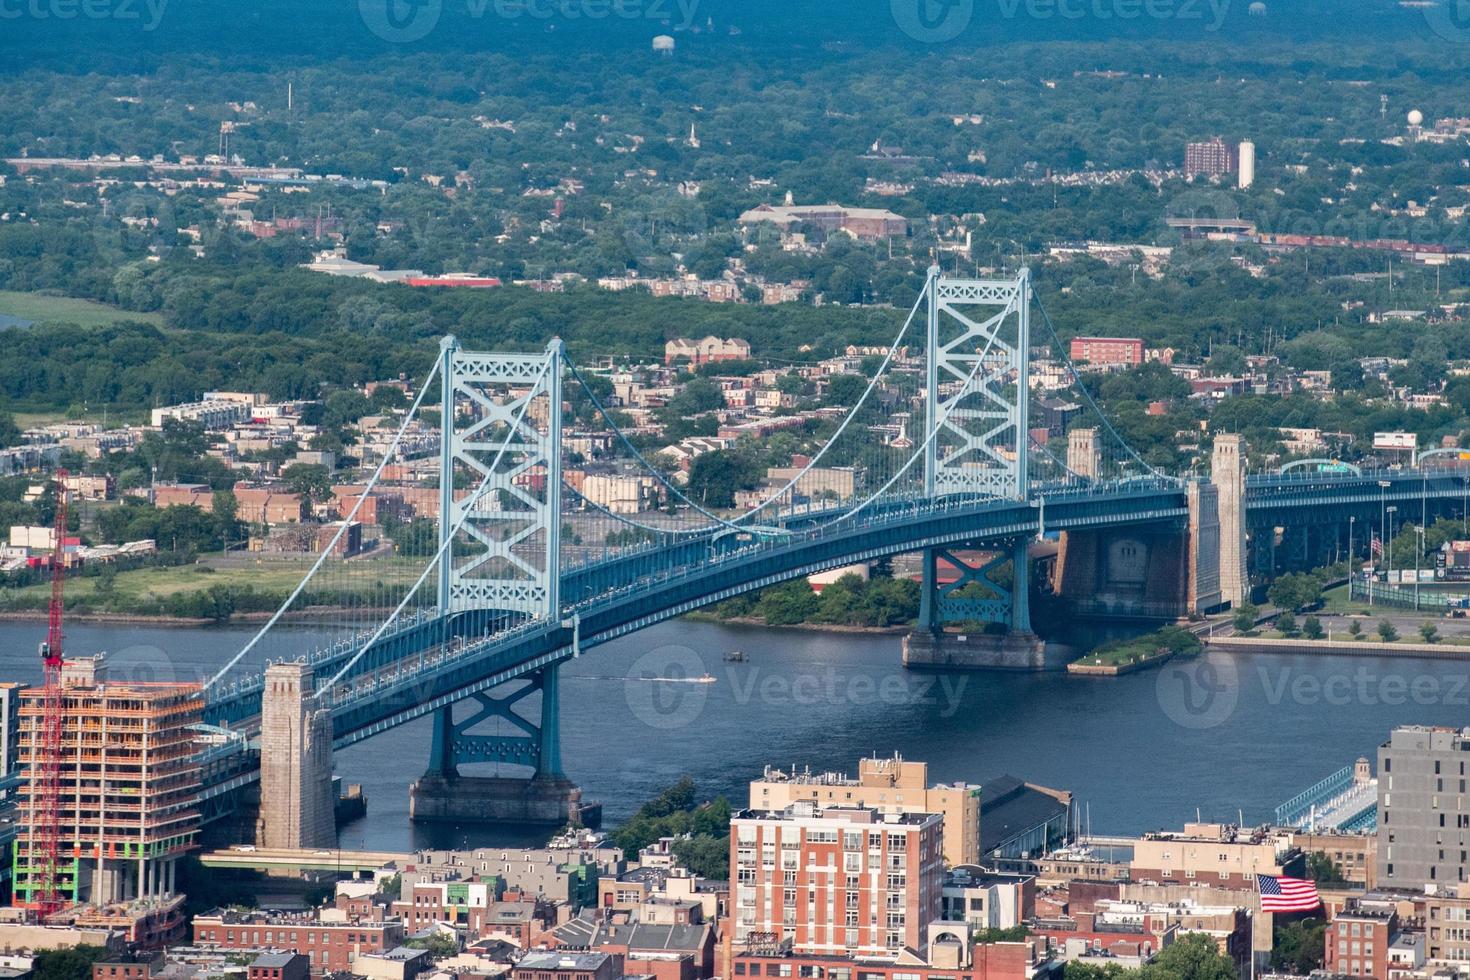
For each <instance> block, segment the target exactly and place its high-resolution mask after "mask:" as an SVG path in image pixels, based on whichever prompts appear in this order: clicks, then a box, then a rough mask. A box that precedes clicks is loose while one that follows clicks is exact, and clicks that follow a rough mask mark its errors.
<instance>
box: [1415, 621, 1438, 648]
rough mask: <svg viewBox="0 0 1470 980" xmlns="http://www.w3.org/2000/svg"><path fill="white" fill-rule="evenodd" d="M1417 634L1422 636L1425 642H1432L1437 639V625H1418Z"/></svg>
mask: <svg viewBox="0 0 1470 980" xmlns="http://www.w3.org/2000/svg"><path fill="white" fill-rule="evenodd" d="M1419 635H1420V636H1421V637H1423V638H1424V642H1425V643H1433V642H1434V641H1435V640H1437V639H1439V627H1437V626H1435V625H1434V624H1433V623H1425V624H1424V625H1422V626H1420V627H1419Z"/></svg>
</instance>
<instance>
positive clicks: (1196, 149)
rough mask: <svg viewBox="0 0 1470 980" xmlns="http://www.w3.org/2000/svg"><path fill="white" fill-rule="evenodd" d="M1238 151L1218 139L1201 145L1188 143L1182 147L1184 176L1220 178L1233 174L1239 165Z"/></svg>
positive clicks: (1230, 144)
mask: <svg viewBox="0 0 1470 980" xmlns="http://www.w3.org/2000/svg"><path fill="white" fill-rule="evenodd" d="M1239 159H1240V157H1239V149H1238V148H1237V147H1236V145H1235V144H1234V143H1227V142H1225V141H1224V140H1222V139H1221V138H1220V137H1218V136H1216V137H1215V138H1213V139H1210V140H1206V141H1204V142H1202V143H1189V144H1186V145H1185V147H1184V176H1186V177H1221V176H1224V175H1225V174H1233V173H1235V170H1236V167H1237V165H1238V163H1239Z"/></svg>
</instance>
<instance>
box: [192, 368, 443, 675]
mask: <svg viewBox="0 0 1470 980" xmlns="http://www.w3.org/2000/svg"><path fill="white" fill-rule="evenodd" d="M438 373H439V358H437V357H436V358H434V366H433V367H431V368H430V369H429V373H428V374H427V375H426V376H425V377H424V380H423V383H422V384H420V385H419V392H418V395H417V396H416V397H415V398H414V400H413V404H412V405H411V406H409V409H408V412H407V413H406V414H405V415H404V416H403V422H402V423H401V424H400V425H399V426H398V431H397V432H396V433H394V434H393V441H392V442H391V443H389V444H388V448H387V449H386V450H384V451H383V458H382V459H380V460H379V461H378V465H377V468H376V469H374V470H373V475H372V478H371V479H370V480H368V482H367V486H366V487H364V488H363V491H362V493H360V494H358V495H357V503H355V504H353V505H352V509H351V510H350V511H349V512H348V513H347V516H346V517H344V518H343V519H342V524H341V526H340V527H338V528H337V533H336V534H334V535H333V536H332V540H331V542H330V543H328V545H327V546H326V547H325V548H323V549H322V550H321V554H319V555H317V558H316V561H315V562H314V563H313V564H312V566H311V570H310V571H308V572H307V573H306V577H305V578H303V579H302V580H301V581H300V582H299V583H297V585H296V588H295V589H294V590H292V592H291V594H290V595H289V596H287V597H286V601H285V602H283V603H281V607H280V608H279V609H277V610H276V611H275V612H274V613H273V614H272V615H271V618H270V619H269V620H267V621H266V623H265V625H264V626H262V627H261V628H260V630H259V631H258V632H256V634H255V635H254V636H252V637H251V638H250V641H249V642H248V643H246V644H245V646H243V647H241V648H240V652H239V653H237V654H235V655H234V656H233V657H232V658H230V661H229V662H228V663H226V664H225V665H224V666H223V667H221V668H220V669H219V671H218V672H217V673H215V675H214V676H213V677H211V678H210V679H209V681H208V682H207V683H206V684H205V685H204V687H203V688H202V689H201V690H204V691H208V690H209V689H210V688H211V687H213V686H214V685H215V684H217V683H218V682H219V681H220V680H222V679H223V678H224V676H225V675H226V674H228V673H229V672H230V671H231V670H233V669H234V667H235V665H236V664H238V663H239V662H240V661H241V660H242V659H243V658H244V657H245V655H246V654H247V653H249V652H250V651H251V650H253V649H254V648H255V645H256V644H257V643H259V642H260V641H261V639H262V638H264V637H265V635H266V633H267V632H269V631H270V629H271V628H272V627H274V626H275V625H276V623H277V621H279V620H280V618H281V617H282V616H283V615H285V613H286V610H287V609H289V608H291V604H292V603H293V602H295V601H296V599H297V598H298V597H299V596H300V595H301V593H302V592H303V591H305V589H306V585H307V583H308V582H310V581H311V579H312V576H314V575H316V573H317V571H318V570H320V569H321V567H322V565H323V564H325V563H326V560H327V557H328V556H330V555H331V554H332V553H333V552H335V551H336V549H337V545H338V543H339V542H341V540H342V536H343V535H344V534H346V533H347V528H348V527H349V526H350V525H351V523H352V520H353V518H355V517H356V516H357V512H358V511H359V510H361V509H362V506H363V504H364V503H366V502H367V499H368V497H369V496H370V495H371V494H372V491H373V488H374V487H376V486H377V484H378V480H379V479H380V478H381V477H382V475H383V470H384V469H386V468H387V466H388V460H390V459H392V458H393V456H394V455H395V454H396V453H397V452H398V446H399V444H400V443H401V442H402V440H403V436H404V433H406V432H407V431H408V426H409V423H410V422H412V421H413V419H414V417H415V416H416V415H417V414H418V410H419V406H420V405H421V404H423V400H424V395H425V394H426V393H427V392H428V390H429V387H430V385H431V384H433V381H434V378H435V377H436V376H437V375H438Z"/></svg>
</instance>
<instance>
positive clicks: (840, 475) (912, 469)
mask: <svg viewBox="0 0 1470 980" xmlns="http://www.w3.org/2000/svg"><path fill="white" fill-rule="evenodd" d="M1033 313H1039V315H1040V318H1039V321H1038V322H1035V323H1033ZM1033 326H1034V327H1035V328H1036V329H1035V330H1033ZM910 351H916V352H918V353H910ZM1041 360H1046V361H1047V362H1049V363H1051V364H1061V365H1064V366H1065V370H1066V372H1068V374H1067V376H1066V379H1065V381H1066V383H1065V384H1064V386H1063V389H1062V390H1063V393H1064V394H1065V395H1067V396H1068V397H1069V398H1071V399H1073V400H1075V402H1076V405H1075V408H1076V409H1077V414H1076V417H1074V418H1072V419H1070V420H1069V421H1068V423H1067V424H1066V426H1065V427H1062V426H1056V425H1052V426H1046V425H1043V426H1035V425H1033V418H1032V414H1031V408H1032V389H1033V383H1034V381H1035V378H1034V373H1033V372H1034V367H1035V365H1036V364H1037V363H1038V361H1041ZM616 385H617V381H616V379H608V378H606V377H604V376H601V375H597V374H592V373H587V372H584V371H583V370H582V369H580V368H579V367H578V366H577V365H576V364H574V363H573V362H572V361H571V360H570V359H569V358H568V356H567V354H566V352H565V350H564V348H563V346H562V344H561V342H560V341H552V342H551V344H549V345H548V346H547V348H546V349H545V350H544V351H542V352H537V353H482V352H472V351H467V350H464V349H462V348H461V347H460V345H459V344H458V343H457V342H456V341H455V340H454V339H453V338H446V339H445V340H444V342H443V344H442V346H441V349H440V352H439V355H438V357H437V359H436V361H435V363H434V364H433V366H432V370H430V371H429V373H428V376H427V377H425V378H424V379H423V380H422V381H421V382H419V383H418V384H417V391H418V394H417V398H416V399H415V400H414V402H413V404H412V406H411V407H410V408H409V410H408V411H407V412H406V413H405V414H404V416H403V418H402V419H401V421H400V423H399V426H398V428H397V430H396V434H395V437H394V439H393V441H392V443H391V444H390V445H389V447H388V449H387V451H386V452H384V453H383V454H382V456H381V459H379V460H378V462H377V463H376V465H375V466H374V468H373V471H372V474H371V476H370V478H369V479H368V480H367V482H366V484H365V485H363V486H362V487H361V488H360V489H359V490H358V492H356V494H355V497H353V498H351V499H354V500H355V503H354V505H353V507H352V508H351V509H350V510H349V512H348V513H346V514H345V515H343V520H342V521H340V522H339V523H338V524H337V525H336V530H335V533H334V534H333V535H332V536H331V537H330V539H329V540H326V541H325V542H323V546H322V547H321V548H320V552H319V554H318V555H317V556H316V558H315V560H314V562H313V563H312V564H311V567H310V568H309V570H308V571H307V573H306V574H305V575H304V577H303V578H302V580H301V582H300V584H299V585H298V586H297V587H296V588H295V589H294V590H293V591H292V592H291V594H290V595H289V597H287V598H286V600H285V601H284V603H282V605H281V606H280V608H279V609H278V610H277V611H276V612H275V614H274V615H273V616H271V618H270V619H269V621H268V622H266V623H265V624H264V625H263V626H262V627H261V628H260V630H259V631H258V632H257V633H256V634H255V636H254V637H253V638H252V639H251V640H250V641H249V642H248V643H247V644H245V646H244V647H243V648H242V649H241V650H240V651H239V653H238V654H237V655H236V656H234V657H233V658H232V659H231V660H230V661H229V662H228V663H227V664H225V665H224V666H223V667H222V668H221V669H220V670H219V672H218V673H217V674H216V675H215V676H214V677H213V678H211V679H210V680H209V682H208V683H207V684H206V685H205V688H206V692H205V693H206V697H207V701H206V709H205V717H206V722H207V724H206V726H204V727H205V731H206V732H207V734H208V739H209V745H208V747H207V748H206V749H205V750H204V751H203V753H202V754H201V766H202V773H203V791H202V799H203V801H204V804H205V807H206V818H213V817H217V816H220V815H223V814H226V813H228V812H230V811H231V809H232V807H233V806H234V801H236V800H237V799H238V798H239V794H240V793H241V791H242V790H246V789H248V788H249V787H252V786H253V785H254V784H256V783H258V784H259V796H260V799H261V800H262V801H263V802H262V804H261V808H260V814H261V815H260V819H259V823H258V841H259V844H260V845H261V846H263V847H273V848H303V847H305V848H311V847H319V846H325V845H327V844H329V843H330V841H331V840H332V839H333V837H334V829H333V826H332V821H331V800H330V799H329V798H328V795H327V794H328V793H329V787H330V775H331V754H332V750H333V749H336V748H341V747H344V746H347V745H351V744H353V743H355V742H358V741H360V740H363V739H367V738H371V737H373V736H376V735H380V734H382V733H384V732H386V731H388V730H389V729H392V728H394V727H396V726H398V725H402V724H404V723H405V722H409V721H411V720H413V719H416V718H421V717H424V716H432V717H433V719H434V722H433V724H434V738H433V744H432V749H431V753H430V758H429V759H427V760H426V772H425V777H424V779H423V780H421V781H420V783H419V784H418V785H417V786H416V787H415V798H414V804H413V805H414V812H415V815H416V816H417V817H420V818H429V819H432V818H436V817H441V818H445V819H452V818H465V817H468V816H470V815H471V811H473V812H474V813H478V814H495V815H499V816H503V817H507V818H511V819H519V820H531V821H538V822H548V823H557V822H565V821H566V819H567V818H568V816H569V815H570V816H572V817H575V815H576V808H577V806H578V805H579V803H578V794H577V791H576V789H575V787H573V786H572V785H571V783H570V782H569V781H568V780H567V778H566V776H565V774H564V772H563V768H562V758H561V748H560V744H559V740H558V727H559V726H558V710H559V705H560V693H559V685H558V669H559V666H560V665H561V664H563V663H564V662H566V661H567V660H568V659H569V658H572V657H577V656H581V655H583V654H585V653H587V652H588V651H590V650H593V649H594V648H595V647H597V646H598V645H599V644H602V643H606V642H608V641H610V640H614V639H616V638H618V637H621V636H626V635H628V634H630V633H633V632H635V631H637V630H640V629H643V628H644V627H647V626H649V625H652V624H654V623H657V622H660V621H663V620H667V619H669V618H672V617H675V616H679V615H681V614H683V613H686V612H688V611H690V610H693V609H697V608H699V607H701V606H705V605H708V604H711V603H715V602H719V601H722V600H724V599H727V598H731V597H734V596H738V595H741V594H743V593H747V592H751V591H753V590H757V589H761V588H763V587H766V586H769V585H773V584H776V583H780V582H783V581H787V580H790V579H793V578H797V577H800V576H806V575H810V574H813V573H817V572H821V571H826V570H830V569H835V568H841V567H844V566H848V565H852V564H854V563H858V562H872V561H876V560H881V559H885V558H889V557H892V556H896V555H902V554H911V553H917V554H920V555H921V556H922V560H921V568H922V582H921V611H920V616H919V623H918V626H917V628H916V629H915V631H914V633H913V635H912V636H911V637H910V638H909V641H908V642H907V643H906V647H905V656H906V658H907V662H909V663H910V664H912V665H914V666H951V667H963V666H969V667H975V666H989V667H1022V668H1034V667H1037V666H1039V664H1040V660H1039V650H1040V641H1039V640H1037V638H1036V637H1035V635H1034V633H1033V632H1032V630H1031V621H1030V605H1031V601H1032V600H1031V598H1030V596H1031V593H1032V591H1033V590H1032V585H1033V583H1034V581H1035V580H1036V579H1037V578H1038V576H1036V575H1035V573H1034V567H1035V565H1036V564H1037V562H1035V561H1033V559H1032V554H1033V552H1034V551H1036V550H1037V548H1036V545H1037V543H1038V542H1043V541H1047V540H1050V541H1053V542H1057V546H1056V548H1055V554H1054V556H1052V557H1049V559H1048V560H1049V561H1050V562H1052V568H1051V570H1050V572H1049V575H1048V581H1049V583H1050V585H1051V587H1052V590H1053V591H1054V592H1055V593H1056V594H1057V595H1058V596H1059V597H1060V601H1062V602H1064V603H1067V602H1070V603H1071V605H1069V606H1064V608H1069V609H1072V610H1073V611H1074V612H1077V613H1079V614H1081V613H1087V614H1114V615H1130V614H1132V615H1139V616H1144V617H1154V618H1173V617H1178V616H1182V615H1187V614H1191V613H1195V612H1204V611H1208V610H1211V609H1218V608H1223V607H1225V606H1227V605H1229V604H1231V603H1239V602H1241V601H1243V600H1244V599H1245V598H1247V597H1248V594H1249V588H1250V582H1251V579H1252V576H1253V575H1254V576H1255V577H1256V578H1257V579H1258V580H1259V579H1262V578H1265V577H1269V575H1271V574H1273V573H1275V572H1277V571H1280V570H1281V569H1282V568H1285V567H1311V565H1313V564H1320V563H1322V561H1324V560H1332V558H1334V557H1337V556H1340V555H1345V554H1346V553H1347V552H1348V551H1356V552H1358V553H1362V552H1364V551H1365V550H1366V549H1367V547H1368V529H1369V528H1370V527H1372V528H1376V527H1377V526H1378V521H1379V520H1380V518H1382V519H1383V522H1384V526H1385V528H1386V527H1387V515H1388V513H1389V508H1394V509H1397V510H1401V511H1402V512H1403V513H1404V514H1405V516H1408V515H1409V514H1410V513H1411V512H1412V511H1414V510H1415V509H1418V510H1422V516H1423V518H1424V519H1425V520H1427V519H1428V518H1429V516H1430V514H1431V512H1432V513H1433V514H1435V515H1439V514H1445V513H1458V514H1461V515H1463V514H1464V508H1465V503H1466V499H1467V489H1470V487H1467V478H1466V475H1465V473H1463V472H1462V471H1461V469H1460V468H1458V467H1457V466H1455V465H1453V463H1452V462H1451V461H1446V460H1443V459H1439V460H1428V459H1426V460H1425V461H1424V462H1423V463H1422V464H1421V465H1419V466H1418V467H1417V468H1411V469H1405V470H1393V471H1384V472H1377V473H1375V472H1363V471H1360V470H1352V469H1342V468H1337V469H1335V470H1334V471H1333V472H1311V471H1307V470H1303V469H1301V468H1292V469H1288V470H1285V471H1282V472H1280V473H1276V474H1257V475H1248V474H1247V473H1246V468H1245V459H1244V450H1243V447H1242V446H1241V444H1240V440H1239V438H1238V437H1233V436H1217V438H1216V440H1215V448H1214V454H1213V457H1212V460H1211V464H1212V465H1211V471H1210V473H1208V474H1204V475H1189V476H1176V475H1172V474H1168V473H1164V472H1160V471H1159V470H1158V469H1156V468H1155V467H1153V466H1151V465H1150V464H1149V462H1148V461H1147V459H1146V457H1145V456H1142V455H1140V454H1139V453H1138V452H1136V451H1135V449H1134V448H1133V447H1130V446H1129V445H1128V444H1127V443H1126V442H1125V441H1124V440H1123V438H1122V437H1121V436H1120V435H1119V434H1118V432H1117V430H1116V429H1115V427H1114V426H1113V425H1112V424H1110V423H1109V421H1108V419H1107V418H1106V417H1105V416H1104V415H1103V413H1102V412H1101V411H1100V410H1099V409H1098V407H1097V405H1096V404H1095V402H1094V401H1093V400H1092V397H1091V395H1090V394H1089V392H1088V390H1087V388H1086V387H1085V386H1083V385H1082V383H1081V381H1080V379H1079V378H1078V377H1077V375H1076V373H1075V371H1074V370H1073V369H1072V367H1071V365H1070V361H1069V360H1068V359H1067V356H1066V352H1065V351H1064V350H1063V349H1062V347H1061V342H1060V339H1059V337H1058V334H1057V331H1056V329H1055V327H1054V326H1053V325H1052V323H1051V321H1050V319H1049V318H1048V317H1047V316H1046V313H1045V310H1044V308H1042V307H1041V305H1040V303H1039V301H1037V300H1036V298H1035V294H1034V292H1033V290H1032V288H1031V283H1030V279H1029V276H1028V274H1027V272H1025V271H1024V270H1023V271H1021V272H1020V273H1019V274H1017V275H1016V276H1015V277H1014V278H1008V279H992V280H977V279H950V278H946V277H943V276H941V275H940V274H939V272H938V270H937V269H936V270H931V272H930V275H929V278H928V280H927V283H926V285H925V288H924V290H923V292H922V294H921V296H920V297H919V299H918V301H917V302H916V303H915V304H914V306H913V308H912V309H911V310H910V311H908V316H907V318H906V319H905V320H904V322H903V324H902V327H901V328H900V329H899V331H898V333H897V336H896V337H895V338H894V339H893V341H892V343H891V344H890V345H889V346H888V347H887V349H886V353H885V354H884V356H883V357H882V358H881V363H879V364H878V365H877V367H876V370H874V371H873V373H872V376H871V377H870V378H868V383H867V385H866V388H865V390H864V391H863V392H862V394H861V396H860V397H859V398H858V400H857V401H856V403H855V404H854V405H852V406H851V407H843V408H838V409H829V410H826V411H825V412H824V413H818V414H816V415H815V416H808V417H804V418H801V417H798V418H796V422H793V423H792V424H791V426H790V427H788V426H787V424H786V423H785V422H781V423H779V424H773V425H771V426H770V427H769V428H762V429H758V430H757V431H756V432H755V435H757V436H758V440H757V441H756V447H757V448H756V450H751V451H757V450H762V449H763V450H769V451H770V452H771V453H773V454H777V455H786V456H787V457H788V458H789V456H790V455H791V453H794V452H797V451H800V456H799V457H798V458H799V463H800V465H797V466H793V467H786V468H785V469H784V470H780V471H779V472H780V473H781V475H782V478H781V479H778V480H777V481H776V485H774V486H771V487H770V488H769V490H768V492H766V493H764V494H761V495H759V497H760V499H758V500H755V501H754V502H751V501H746V503H747V504H748V506H745V507H744V508H739V509H737V508H732V507H729V506H714V505H713V504H712V503H711V502H710V501H709V499H708V498H707V497H704V496H701V495H697V494H696V493H695V491H694V490H693V489H691V488H692V486H693V484H692V482H691V483H685V482H684V481H683V480H681V479H679V478H678V476H679V474H678V473H677V472H676V471H675V470H673V469H672V468H671V467H670V466H669V465H668V463H667V461H666V460H665V459H662V458H660V457H659V456H657V455H655V454H652V453H651V452H650V450H651V448H652V447H653V446H654V445H656V444H655V443H651V442H650V439H649V437H648V436H647V435H646V434H645V430H644V428H643V427H642V426H640V425H639V424H638V419H636V418H634V417H633V416H631V415H630V413H629V412H627V411H626V410H625V409H624V408H621V407H619V405H618V398H617V392H616ZM434 394H437V399H436V400H430V396H431V395H434ZM787 421H788V422H789V421H790V420H787ZM426 424H429V425H434V426H437V428H438V429H439V432H440V439H439V449H438V458H437V460H434V459H432V458H431V459H424V458H420V457H418V456H416V455H415V453H414V452H413V451H410V450H409V449H408V448H407V447H409V446H410V445H415V446H417V445H421V441H415V440H413V439H411V438H408V437H407V434H409V433H411V432H412V431H414V429H415V426H416V425H418V426H422V425H426ZM802 457H804V458H802ZM366 462H367V461H365V463H366ZM599 473H605V474H617V475H619V477H620V478H621V479H622V480H623V481H624V483H623V485H628V481H629V480H631V485H632V486H633V487H635V488H636V489H635V490H634V493H635V497H636V499H635V500H633V501H632V502H628V501H624V500H623V499H622V498H611V497H609V495H608V494H606V493H603V492H600V491H597V490H596V489H595V482H596V480H597V479H598V474H599ZM406 485H413V486H415V487H418V488H421V494H420V497H421V498H422V497H423V495H424V494H427V495H428V497H430V498H433V500H434V502H435V503H436V504H437V508H436V513H437V518H436V519H435V520H434V521H433V523H432V525H429V524H428V523H427V522H421V523H419V524H409V525H406V527H407V529H408V530H409V531H413V530H415V529H417V530H418V531H420V532H423V533H417V534H410V533H404V534H400V535H399V537H398V539H397V540H396V541H395V547H394V549H393V552H392V554H391V555H389V556H378V557H372V558H364V559H352V560H345V559H344V558H343V557H342V547H341V545H342V541H343V539H344V536H345V535H347V534H349V533H350V529H351V528H352V527H354V526H355V523H356V521H357V519H358V517H359V510H360V509H361V508H362V507H364V506H365V503H366V501H368V500H369V499H370V498H371V497H372V496H373V494H374V493H375V492H385V491H386V490H387V489H388V488H391V487H394V486H406ZM428 487H432V488H433V489H432V490H429V489H427V488H428ZM720 503H722V504H727V503H728V501H721V502H720ZM645 504H648V506H645ZM1356 522H1361V523H1362V528H1359V529H1357V530H1358V535H1359V536H1358V538H1357V540H1353V539H1352V534H1353V530H1354V524H1355V523H1356ZM977 554H978V555H983V556H988V557H982V558H976V557H975V556H976V555H977ZM1252 563H1254V564H1253V565H1252ZM1008 572H1009V574H1007V573H1008ZM313 617H315V618H313ZM954 622H964V623H971V624H973V623H976V622H980V623H989V624H995V626H994V628H992V629H990V630H987V631H985V635H984V636H983V637H970V638H969V642H967V643H966V644H964V645H963V649H960V648H959V645H957V644H955V643H954V642H952V634H947V633H945V632H944V630H943V627H944V625H945V624H946V623H954ZM308 623H309V628H308V626H307V625H305V624H308ZM456 706H460V710H459V711H458V712H456V711H455V708H456ZM477 762H490V763H498V764H501V765H505V766H511V767H516V768H517V769H518V771H523V772H525V773H527V774H529V775H528V776H527V778H522V779H509V778H500V777H496V778H487V777H474V778H472V777H468V776H464V775H462V774H461V773H460V772H459V769H458V767H459V766H461V765H465V764H470V763H477Z"/></svg>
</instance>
